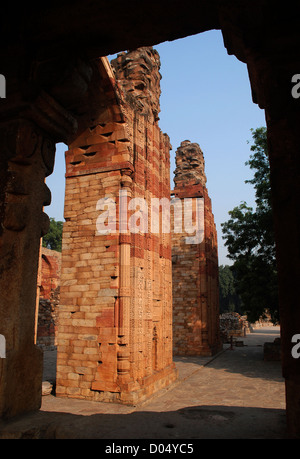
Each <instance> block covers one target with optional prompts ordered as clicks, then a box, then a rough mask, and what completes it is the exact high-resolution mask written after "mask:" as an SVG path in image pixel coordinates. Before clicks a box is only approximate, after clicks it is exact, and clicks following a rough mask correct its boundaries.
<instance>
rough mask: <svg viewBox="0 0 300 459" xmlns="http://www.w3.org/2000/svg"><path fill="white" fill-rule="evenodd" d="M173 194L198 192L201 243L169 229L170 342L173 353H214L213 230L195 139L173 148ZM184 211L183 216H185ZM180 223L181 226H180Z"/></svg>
mask: <svg viewBox="0 0 300 459" xmlns="http://www.w3.org/2000/svg"><path fill="white" fill-rule="evenodd" d="M176 166H177V167H176V170H175V188H174V197H176V198H179V199H180V200H181V202H182V209H184V207H183V206H184V200H185V199H187V198H192V199H193V205H194V211H193V222H194V223H193V224H195V222H196V218H195V216H196V215H195V212H196V211H195V209H196V202H197V199H200V198H203V202H204V219H203V224H201V222H200V219H199V224H201V228H202V227H203V229H204V234H203V241H202V242H201V243H187V241H186V238H187V237H190V236H191V234H189V233H187V232H185V231H183V232H182V233H178V232H176V231H173V232H172V272H173V340H174V344H173V348H174V354H175V355H204V356H205V355H213V354H214V353H216V352H217V351H218V350H220V348H221V341H220V332H219V294H218V292H219V286H218V249H217V233H216V228H215V224H214V216H213V213H212V206H211V200H210V198H209V196H208V192H207V188H206V177H205V173H204V158H203V153H202V151H201V149H200V147H199V145H198V144H192V143H191V142H189V141H185V142H182V143H181V146H180V147H179V148H178V150H177V152H176ZM184 217H185V216H183V219H184ZM183 229H184V227H183Z"/></svg>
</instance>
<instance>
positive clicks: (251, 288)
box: [222, 127, 279, 322]
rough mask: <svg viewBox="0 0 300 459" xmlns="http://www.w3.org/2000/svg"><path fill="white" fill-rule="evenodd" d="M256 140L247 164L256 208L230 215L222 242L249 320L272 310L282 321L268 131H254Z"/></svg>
mask: <svg viewBox="0 0 300 459" xmlns="http://www.w3.org/2000/svg"><path fill="white" fill-rule="evenodd" d="M251 131H252V137H253V140H254V143H253V145H252V146H251V151H252V152H253V153H252V154H251V155H250V159H249V161H247V162H246V165H248V166H249V167H250V169H252V170H253V171H254V176H253V179H251V180H247V181H246V183H250V184H252V185H253V186H254V189H255V203H256V209H255V210H254V209H253V208H252V207H249V206H248V205H247V203H246V202H242V203H241V204H240V205H239V206H237V207H235V208H234V209H233V210H231V211H230V212H229V216H230V219H229V220H228V221H227V222H225V223H223V224H222V232H223V239H224V240H225V241H226V242H225V245H226V246H227V249H228V254H229V255H228V256H229V258H230V259H231V260H233V261H234V264H233V266H232V267H231V269H232V271H233V272H234V275H235V286H236V290H237V293H238V294H239V295H240V297H241V300H242V303H243V308H244V310H245V313H246V314H247V315H248V319H249V320H250V321H255V320H257V319H258V318H259V317H260V316H262V315H263V314H264V311H265V310H266V309H268V310H269V312H270V314H271V317H272V320H273V321H274V322H277V321H278V320H279V306H278V287H277V267H276V256H275V237H274V230H273V216H272V206H271V184H270V167H269V158H268V149H267V131H266V128H264V127H261V128H257V129H256V130H253V129H251Z"/></svg>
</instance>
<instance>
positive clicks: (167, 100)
mask: <svg viewBox="0 0 300 459" xmlns="http://www.w3.org/2000/svg"><path fill="white" fill-rule="evenodd" d="M154 48H155V49H157V51H158V52H159V54H160V59H161V69H160V72H161V74H162V80H161V90H162V94H161V99H160V106H161V113H160V115H159V116H160V121H159V125H160V128H161V130H162V131H163V132H166V133H167V134H168V135H169V136H170V139H171V144H172V147H173V149H172V151H171V187H173V171H174V168H175V152H176V149H177V148H178V146H179V145H180V143H181V142H182V141H183V140H190V141H191V142H196V143H198V144H199V145H200V147H201V149H202V151H203V154H204V159H205V171H206V176H207V188H208V192H209V195H210V197H211V199H212V207H213V213H214V216H215V222H216V225H217V232H218V245H219V264H223V265H224V264H230V263H231V262H230V260H228V258H226V254H227V250H226V248H225V247H224V241H223V239H222V231H221V226H220V225H221V223H223V222H224V221H226V220H228V218H229V216H228V211H229V210H231V209H233V207H235V206H236V205H239V204H240V202H241V201H246V202H247V203H248V204H249V205H252V206H254V191H253V187H252V186H251V185H250V184H245V180H247V179H249V178H252V173H251V171H250V169H249V167H247V166H245V162H246V161H247V160H248V159H249V156H250V144H251V143H252V136H251V131H250V129H251V128H253V129H255V128H257V127H260V126H265V125H266V122H265V114H264V111H263V110H261V109H260V108H259V107H258V106H257V105H255V104H254V103H253V102H252V97H251V89H250V82H249V78H248V72H247V67H246V65H245V64H244V63H242V62H240V61H238V60H237V59H236V57H235V56H229V55H228V54H227V52H226V49H225V47H224V44H223V38H222V35H221V32H220V31H210V32H205V33H202V34H199V35H193V36H191V37H186V38H183V39H180V40H175V41H173V42H164V43H161V44H159V45H156V46H154ZM120 51H122V50H120ZM247 141H250V144H249V143H247ZM65 150H66V146H65V145H63V144H58V145H57V153H56V160H55V169H54V173H53V174H52V175H51V176H50V177H48V178H47V185H48V186H49V188H50V189H51V192H52V203H51V205H50V206H49V207H47V208H45V212H46V213H47V214H48V215H49V216H50V217H54V218H55V219H56V220H62V221H64V219H63V206H64V185H65V178H64V174H65V163H64V152H65Z"/></svg>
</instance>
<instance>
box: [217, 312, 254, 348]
mask: <svg viewBox="0 0 300 459" xmlns="http://www.w3.org/2000/svg"><path fill="white" fill-rule="evenodd" d="M249 328H250V327H249V323H248V321H247V316H241V315H240V314H238V313H237V312H225V313H223V314H221V315H220V333H221V339H222V342H223V343H229V342H230V340H231V337H232V336H234V337H239V336H244V335H245V333H246V331H249Z"/></svg>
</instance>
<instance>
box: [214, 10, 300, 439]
mask: <svg viewBox="0 0 300 459" xmlns="http://www.w3.org/2000/svg"><path fill="white" fill-rule="evenodd" d="M298 8H299V7H296V6H295V7H294V8H286V9H283V8H282V6H281V5H279V3H278V4H272V12H271V14H269V13H270V11H268V9H267V8H266V7H265V6H264V5H263V3H262V2H257V4H256V5H255V4H253V3H251V5H250V4H249V7H247V8H245V10H244V11H243V12H242V13H241V11H238V9H237V8H232V9H227V10H226V11H225V7H223V9H222V10H221V9H220V18H221V26H222V32H223V35H224V42H225V46H226V48H227V50H228V52H229V54H235V55H236V56H237V57H238V59H240V60H242V61H243V62H246V63H247V67H248V72H249V77H250V83H251V89H252V97H253V101H254V102H255V103H257V104H258V105H259V107H260V108H262V109H264V110H265V113H266V122H267V135H268V152H269V160H270V171H271V187H272V200H273V216H274V230H275V239H276V252H277V255H276V257H277V267H278V285H279V306H280V325H281V346H282V368H283V376H284V378H285V381H286V413H287V425H288V431H289V433H290V434H291V435H292V436H296V437H300V359H299V358H294V357H293V355H292V348H293V346H294V345H295V343H293V337H294V336H295V335H298V334H300V308H299V293H298V288H297V286H298V284H299V279H300V212H299V200H300V159H299V151H300V134H299V125H300V99H299V98H298V99H297V98H294V97H293V94H292V89H293V84H292V78H293V76H294V75H295V74H298V73H299V68H300V59H299V53H298V51H297V50H298V49H299V39H298V38H297V37H295V34H294V25H293V24H296V21H297V18H298V15H297V13H298ZM247 9H248V11H247ZM250 9H251V11H250ZM247 13H248V14H247ZM249 13H250V14H249ZM275 18H276V19H275ZM273 21H274V22H273Z"/></svg>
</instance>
